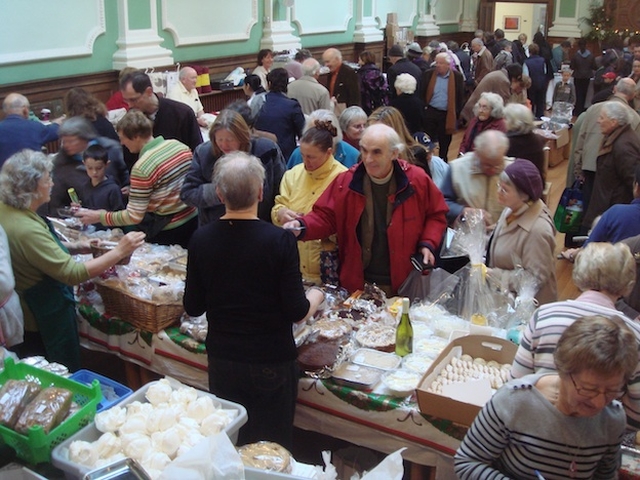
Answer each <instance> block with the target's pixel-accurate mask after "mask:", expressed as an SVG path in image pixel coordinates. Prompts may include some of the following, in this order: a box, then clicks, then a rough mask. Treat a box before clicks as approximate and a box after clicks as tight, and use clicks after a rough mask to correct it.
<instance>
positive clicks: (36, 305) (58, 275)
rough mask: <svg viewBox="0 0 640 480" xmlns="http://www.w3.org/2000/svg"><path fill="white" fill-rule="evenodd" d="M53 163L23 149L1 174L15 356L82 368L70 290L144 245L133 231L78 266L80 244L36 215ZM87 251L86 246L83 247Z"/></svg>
mask: <svg viewBox="0 0 640 480" xmlns="http://www.w3.org/2000/svg"><path fill="white" fill-rule="evenodd" d="M51 167H52V165H51V162H50V160H49V159H48V158H47V157H46V156H45V155H44V154H42V153H40V152H34V151H32V150H22V151H21V152H18V153H16V154H15V155H13V156H12V157H10V158H9V159H8V160H7V161H6V162H5V163H4V165H3V166H2V171H0V226H2V228H4V230H5V232H6V234H7V238H8V240H9V251H10V254H11V263H12V265H13V272H14V274H15V289H16V292H18V295H19V296H20V302H21V303H22V310H23V313H24V324H25V330H26V332H25V336H24V343H23V344H20V345H18V346H16V348H15V351H16V352H17V353H18V355H19V356H28V355H43V354H44V355H45V356H46V358H47V360H49V361H51V362H54V361H55V362H59V363H62V364H63V365H66V366H67V367H68V368H69V369H70V370H71V371H75V370H77V369H78V368H80V342H79V339H78V325H77V322H76V303H75V298H74V296H73V288H72V287H71V286H72V285H77V284H79V283H82V282H85V281H87V280H89V279H90V278H92V277H96V276H98V275H99V274H100V273H102V272H103V271H105V270H106V269H108V268H109V267H111V266H113V265H115V264H116V263H118V262H119V261H120V260H122V259H123V258H125V257H127V256H128V255H130V254H131V253H132V252H133V251H134V250H135V249H136V248H138V247H139V246H140V245H142V244H143V243H144V237H145V235H144V233H142V232H131V233H128V234H127V235H125V236H124V238H123V239H122V240H120V242H118V245H117V246H116V247H115V248H114V249H113V250H111V251H109V252H107V253H105V254H104V255H102V256H101V257H98V258H92V259H90V260H87V261H85V262H78V261H76V260H75V259H74V258H73V257H72V256H71V255H70V250H71V251H72V252H73V250H76V251H75V252H73V253H78V250H79V249H82V247H84V245H69V244H63V243H62V242H61V241H60V240H59V239H58V237H57V236H56V235H55V233H54V231H53V227H52V225H51V223H50V222H49V221H48V220H46V219H45V218H43V217H41V216H40V215H38V214H37V213H36V211H37V210H38V208H39V207H40V206H42V205H43V204H45V203H46V202H48V201H49V198H50V196H51V189H52V187H53V186H54V182H53V180H52V179H51ZM86 246H87V247H88V245H86Z"/></svg>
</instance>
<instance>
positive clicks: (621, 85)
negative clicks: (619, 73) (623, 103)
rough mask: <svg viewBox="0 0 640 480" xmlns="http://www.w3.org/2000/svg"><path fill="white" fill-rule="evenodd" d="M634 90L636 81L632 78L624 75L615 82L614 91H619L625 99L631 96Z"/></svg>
mask: <svg viewBox="0 0 640 480" xmlns="http://www.w3.org/2000/svg"><path fill="white" fill-rule="evenodd" d="M635 91H636V82H634V81H633V79H632V78H629V77H624V78H621V79H620V80H618V83H616V93H621V94H622V95H624V96H625V97H627V99H630V98H633V96H634V94H635Z"/></svg>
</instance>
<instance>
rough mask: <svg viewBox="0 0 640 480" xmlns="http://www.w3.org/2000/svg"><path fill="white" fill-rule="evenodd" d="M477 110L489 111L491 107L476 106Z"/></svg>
mask: <svg viewBox="0 0 640 480" xmlns="http://www.w3.org/2000/svg"><path fill="white" fill-rule="evenodd" d="M478 110H491V105H483V104H481V103H479V104H478Z"/></svg>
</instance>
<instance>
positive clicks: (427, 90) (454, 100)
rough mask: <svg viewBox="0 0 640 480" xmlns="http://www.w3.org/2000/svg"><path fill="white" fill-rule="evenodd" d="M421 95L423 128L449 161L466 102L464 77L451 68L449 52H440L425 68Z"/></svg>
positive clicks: (443, 156)
mask: <svg viewBox="0 0 640 480" xmlns="http://www.w3.org/2000/svg"><path fill="white" fill-rule="evenodd" d="M420 98H422V100H424V104H425V112H424V129H425V131H426V132H427V133H428V134H429V136H430V137H431V138H433V139H435V140H436V141H437V142H438V144H439V145H440V156H441V157H442V159H443V160H444V161H445V162H446V161H447V159H448V153H449V145H451V136H452V135H453V134H454V133H455V132H456V127H457V124H458V116H459V115H460V111H461V110H462V107H463V104H464V78H463V77H462V74H461V73H460V72H458V71H457V70H455V69H453V68H451V62H450V61H449V54H448V53H447V52H441V53H439V54H437V55H436V61H435V67H434V68H432V69H430V70H427V71H426V72H424V74H423V76H422V82H421V91H420Z"/></svg>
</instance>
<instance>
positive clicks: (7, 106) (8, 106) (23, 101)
mask: <svg viewBox="0 0 640 480" xmlns="http://www.w3.org/2000/svg"><path fill="white" fill-rule="evenodd" d="M24 107H29V100H28V99H27V97H25V96H24V95H21V94H19V93H10V94H9V95H7V97H6V98H5V99H4V101H3V102H2V110H3V111H4V113H6V114H7V115H9V114H11V113H14V112H18V111H20V110H22V109H23V108H24Z"/></svg>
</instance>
